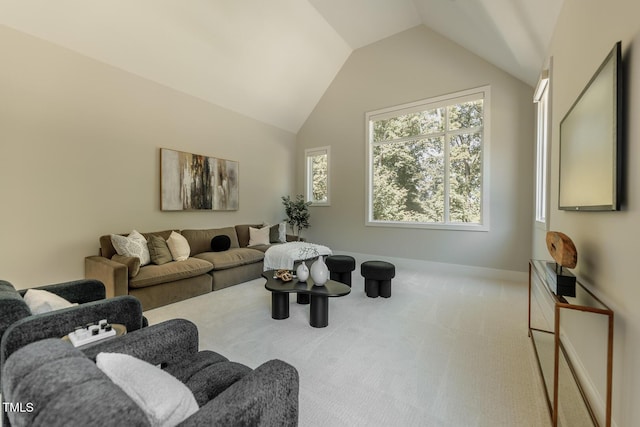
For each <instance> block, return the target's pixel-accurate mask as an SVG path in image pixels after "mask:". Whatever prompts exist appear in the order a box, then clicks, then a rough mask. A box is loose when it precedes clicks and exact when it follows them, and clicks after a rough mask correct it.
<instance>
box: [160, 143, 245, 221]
mask: <svg viewBox="0 0 640 427" xmlns="http://www.w3.org/2000/svg"><path fill="white" fill-rule="evenodd" d="M239 166H240V165H239V162H238V161H235V160H227V159H221V158H217V157H210V156H204V155H201V154H193V153H187V152H184V151H178V150H171V149H168V148H161V149H160V210H162V211H237V210H238V209H239V208H240V206H239V205H240V203H239V202H240V197H239V192H240V191H239V189H240V183H239V172H240V171H239Z"/></svg>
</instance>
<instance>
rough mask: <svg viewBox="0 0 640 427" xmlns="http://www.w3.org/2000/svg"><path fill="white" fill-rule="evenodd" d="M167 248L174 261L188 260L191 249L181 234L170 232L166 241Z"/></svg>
mask: <svg viewBox="0 0 640 427" xmlns="http://www.w3.org/2000/svg"><path fill="white" fill-rule="evenodd" d="M167 246H169V251H171V256H172V257H173V259H174V261H186V260H187V258H189V254H190V253H191V247H190V246H189V242H188V241H187V239H186V238H185V237H184V236H183V235H182V234H180V233H176V232H175V231H172V232H171V235H170V236H169V238H168V239H167Z"/></svg>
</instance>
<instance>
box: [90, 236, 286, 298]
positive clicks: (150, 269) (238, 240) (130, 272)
mask: <svg viewBox="0 0 640 427" xmlns="http://www.w3.org/2000/svg"><path fill="white" fill-rule="evenodd" d="M249 227H254V228H260V227H262V225H256V224H243V225H236V226H234V227H225V228H216V229H204V230H181V231H178V230H164V231H157V232H150V233H142V234H143V235H144V236H145V238H147V239H148V238H149V236H150V235H152V234H155V235H158V236H161V237H162V238H163V239H165V240H166V239H168V238H169V236H170V235H171V232H172V231H176V232H179V233H180V234H182V235H183V236H184V237H185V238H186V239H187V241H188V242H189V247H190V249H191V253H190V256H189V258H188V259H187V260H186V261H171V262H168V263H166V264H162V265H155V264H148V265H145V266H142V267H138V266H137V265H136V261H137V258H135V259H134V258H126V257H123V256H119V255H117V253H116V250H115V248H114V247H113V244H112V243H111V235H105V236H101V237H100V255H96V256H88V257H86V258H85V263H84V264H85V277H86V278H91V279H98V280H100V281H102V282H103V283H104V285H105V287H106V291H107V298H109V297H113V296H117V295H133V296H135V297H137V298H138V299H139V300H140V302H141V303H142V307H143V309H144V310H149V309H152V308H155V307H160V306H163V305H167V304H171V303H174V302H177V301H181V300H184V299H187V298H191V297H195V296H198V295H202V294H205V293H208V292H211V291H213V290H218V289H223V288H226V287H228V286H232V285H236V284H238V283H242V282H246V281H248V280H252V279H257V278H259V277H260V276H261V274H262V267H263V259H264V252H265V251H266V250H267V249H268V248H269V247H270V246H271V245H256V246H252V247H248V244H249ZM219 235H226V236H228V237H229V239H230V241H231V247H230V248H229V249H228V250H226V251H222V252H213V251H212V250H211V239H213V237H215V236H219ZM292 239H293V238H292V236H287V240H292ZM137 264H138V265H139V261H137Z"/></svg>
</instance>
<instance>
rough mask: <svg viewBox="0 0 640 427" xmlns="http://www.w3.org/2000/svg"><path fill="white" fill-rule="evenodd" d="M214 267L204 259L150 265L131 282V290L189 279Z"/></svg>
mask: <svg viewBox="0 0 640 427" xmlns="http://www.w3.org/2000/svg"><path fill="white" fill-rule="evenodd" d="M212 269H213V265H212V264H211V263H210V262H207V261H206V260H203V259H197V258H188V259H187V260H185V261H171V262H168V263H166V264H162V265H155V264H149V265H145V266H144V267H141V268H140V272H139V273H138V275H137V276H136V277H133V278H132V279H131V280H130V281H129V287H131V288H145V287H147V286H153V285H158V284H160V283H166V282H172V281H174V280H180V279H188V278H189V277H196V276H199V275H201V274H205V273H207V272H209V271H211V270H212Z"/></svg>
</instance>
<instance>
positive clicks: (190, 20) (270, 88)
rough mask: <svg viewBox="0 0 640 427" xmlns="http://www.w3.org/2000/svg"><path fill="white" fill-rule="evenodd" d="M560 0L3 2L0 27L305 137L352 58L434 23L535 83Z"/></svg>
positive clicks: (458, 39) (36, 0)
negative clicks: (328, 91)
mask: <svg viewBox="0 0 640 427" xmlns="http://www.w3.org/2000/svg"><path fill="white" fill-rule="evenodd" d="M562 2H563V0H268V1H265V0H189V1H186V2H185V1H180V0H109V1H87V0H56V1H51V0H0V24H4V25H6V26H8V27H11V28H14V29H16V30H19V31H22V32H25V33H28V34H31V35H33V36H36V37H39V38H42V39H45V40H47V41H50V42H52V43H55V44H58V45H61V46H63V47H66V48H68V49H71V50H74V51H76V52H79V53H81V54H83V55H86V56H89V57H91V58H94V59H96V60H99V61H102V62H105V63H107V64H110V65H112V66H115V67H118V68H121V69H124V70H126V71H128V72H131V73H134V74H137V75H139V76H142V77H144V78H147V79H150V80H153V81H156V82H158V83H160V84H163V85H166V86H169V87H171V88H173V89H176V90H179V91H181V92H185V93H187V94H190V95H192V96H196V97H198V98H201V99H204V100H206V101H208V102H211V103H214V104H217V105H220V106H222V107H225V108H228V109H230V110H233V111H236V112H238V113H241V114H244V115H247V116H249V117H252V118H254V119H257V120H260V121H262V122H265V123H269V124H272V125H274V126H277V127H279V128H282V129H285V130H288V131H291V132H297V131H298V130H299V129H300V127H301V126H302V124H303V123H304V121H305V120H306V118H307V117H308V116H309V114H310V113H311V111H312V110H313V108H314V107H315V105H316V104H317V102H318V101H319V100H320V98H321V96H322V94H323V93H324V92H325V90H326V89H327V87H328V86H329V85H330V84H331V81H332V80H333V78H334V77H335V75H336V74H337V73H338V71H339V70H340V68H341V67H342V65H343V64H344V62H345V61H346V60H347V58H348V57H349V55H350V54H351V52H352V51H353V50H355V49H358V48H360V47H363V46H366V45H368V44H370V43H374V42H376V41H378V40H381V39H383V38H386V37H389V36H391V35H393V34H396V33H398V32H401V31H404V30H407V29H409V28H412V27H415V26H417V25H426V26H427V27H429V28H431V29H432V30H434V31H436V32H438V33H440V34H442V35H444V36H446V37H448V38H449V39H451V40H453V41H455V42H456V43H458V44H460V45H461V46H463V47H465V48H467V49H468V50H470V51H472V52H474V53H475V54H477V55H478V56H480V57H483V58H484V59H485V60H487V61H489V62H491V63H493V64H494V65H496V66H497V67H500V68H502V69H503V70H505V71H507V72H508V73H510V74H512V75H513V76H515V77H517V78H518V79H520V80H522V81H524V82H526V83H528V84H530V85H534V84H535V82H536V80H537V76H538V73H539V71H540V69H541V68H542V66H543V62H544V55H545V52H546V49H547V47H548V44H549V41H550V38H551V36H552V32H553V29H554V27H555V22H556V19H557V16H558V14H559V12H560V9H561V7H562Z"/></svg>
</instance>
